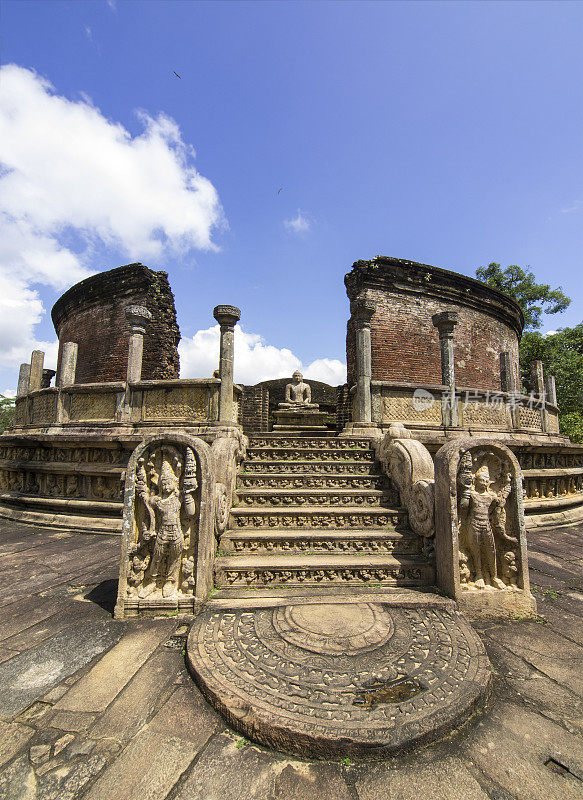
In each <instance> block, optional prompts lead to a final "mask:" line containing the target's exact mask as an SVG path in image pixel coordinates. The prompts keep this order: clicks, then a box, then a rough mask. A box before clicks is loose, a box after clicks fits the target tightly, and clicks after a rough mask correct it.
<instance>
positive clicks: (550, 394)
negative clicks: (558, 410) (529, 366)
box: [545, 375, 557, 406]
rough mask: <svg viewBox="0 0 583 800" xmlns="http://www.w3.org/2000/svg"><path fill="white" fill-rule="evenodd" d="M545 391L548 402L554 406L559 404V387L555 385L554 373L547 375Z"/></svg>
mask: <svg viewBox="0 0 583 800" xmlns="http://www.w3.org/2000/svg"><path fill="white" fill-rule="evenodd" d="M545 392H546V396H547V397H546V399H547V402H548V403H550V404H551V405H552V406H556V405H557V387H556V385H555V376H554V375H545Z"/></svg>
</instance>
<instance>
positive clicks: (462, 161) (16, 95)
mask: <svg viewBox="0 0 583 800" xmlns="http://www.w3.org/2000/svg"><path fill="white" fill-rule="evenodd" d="M1 15H2V20H1V22H2V35H3V48H2V50H3V52H2V63H3V65H9V64H13V65H18V67H20V68H22V69H21V70H16V71H15V70H14V69H13V71H12V72H9V73H4V74H3V76H2V77H1V78H0V92H1V91H2V89H3V86H4V87H7V89H8V92H9V95H10V102H11V103H12V104H13V105H11V106H10V107H11V108H12V107H14V108H19V109H21V110H20V111H19V112H18V113H20V114H21V119H20V120H19V122H18V124H16V123H15V122H14V118H15V115H16V112H14V113H10V114H7V115H6V116H5V119H4V123H3V127H2V128H1V129H0V160H2V161H3V162H4V164H5V165H6V166H5V172H4V174H3V176H0V177H3V179H4V180H5V181H6V179H7V177H8V178H10V179H11V181H12V182H10V183H7V184H6V183H5V186H4V190H2V189H1V188H0V203H3V202H4V209H3V210H4V212H5V216H4V225H6V226H7V231H8V237H6V236H4V239H6V238H8V240H10V241H12V242H13V246H12V250H10V251H9V252H8V253H5V254H4V258H3V259H2V260H0V278H1V273H2V271H3V270H4V272H5V278H6V279H7V284H6V285H7V286H9V285H10V283H9V281H10V279H11V276H12V277H14V276H16V278H15V280H16V285H17V286H18V292H19V293H20V294H18V295H17V296H15V297H13V296H12V295H11V299H10V302H11V303H12V305H11V306H10V307H8V310H5V312H4V313H5V324H4V328H3V326H2V323H1V322H0V347H1V348H2V349H3V350H4V354H3V361H2V362H1V363H0V390H2V389H3V388H4V387H5V386H6V387H13V386H14V385H15V380H16V372H17V366H16V365H17V362H18V361H19V360H22V359H23V358H24V352H21V351H22V347H24V345H22V347H20V345H19V344H18V343H16V341H15V340H16V336H17V333H18V335H19V336H20V338H19V340H18V341H19V342H24V343H25V344H26V346H28V345H30V346H34V343H35V342H46V343H47V351H48V353H49V354H54V344H51V343H52V342H53V341H54V338H55V337H54V331H53V330H52V326H51V323H50V307H51V306H52V303H53V302H54V300H55V299H56V297H57V296H58V295H59V294H60V293H61V291H62V290H63V289H64V288H66V287H67V286H68V285H70V283H72V282H74V281H76V280H77V279H78V278H79V277H81V276H82V275H83V274H86V272H87V271H98V270H101V269H104V268H111V267H114V266H119V265H120V264H124V263H128V262H130V261H136V260H140V261H142V262H143V263H146V264H147V265H148V266H150V267H152V268H154V269H167V270H168V271H169V273H170V280H171V283H172V286H173V288H174V291H175V295H176V305H177V310H178V315H179V322H180V326H181V331H182V334H183V337H184V339H185V343H184V350H183V364H184V365H185V368H186V370H187V372H188V374H196V373H200V374H201V375H203V374H210V371H211V369H210V367H211V366H212V362H213V360H214V359H215V349H213V348H216V335H215V333H214V332H213V331H212V330H209V329H211V328H212V326H213V323H214V320H213V318H212V309H213V307H214V305H216V304H217V303H233V304H235V305H238V306H240V307H241V309H242V318H241V325H242V334H240V336H239V345H240V351H241V358H240V368H241V369H243V367H244V373H245V374H243V375H239V379H244V380H250V378H251V379H252V378H256V379H257V380H259V379H260V378H261V377H263V376H265V377H272V376H273V375H275V374H276V373H278V374H282V375H286V374H288V372H291V371H292V370H291V368H292V367H293V368H295V366H296V365H297V364H299V363H300V362H301V364H302V365H303V366H304V367H307V368H308V371H309V372H308V374H311V376H312V377H318V376H320V377H323V378H325V377H326V375H329V379H330V382H333V383H334V382H340V378H339V380H338V381H335V380H333V379H332V378H333V377H334V376H341V371H342V367H341V363H342V362H344V361H345V346H344V339H345V325H346V318H347V316H348V303H347V299H346V294H345V290H344V285H343V276H344V274H345V272H346V271H347V270H348V269H349V267H350V266H351V264H352V262H353V261H355V260H356V259H358V258H370V257H372V256H374V255H376V254H379V253H380V254H384V255H394V256H398V257H402V258H409V259H413V260H417V261H423V262H426V263H429V264H433V265H436V266H440V267H445V268H448V269H454V270H456V271H459V272H463V273H465V274H468V275H473V274H474V273H475V268H476V267H478V266H480V265H484V264H487V263H488V262H490V261H499V262H501V263H502V264H504V265H507V264H514V263H515V264H519V265H522V266H526V265H530V268H531V269H532V270H533V271H534V272H535V274H536V275H537V277H538V278H539V279H540V280H541V281H544V282H549V283H551V284H552V285H559V284H560V285H561V286H562V287H563V289H564V291H565V292H566V293H567V294H568V295H570V296H571V297H572V298H573V303H572V305H571V308H570V309H569V310H568V311H567V312H565V313H564V314H562V315H559V316H556V317H551V318H548V319H547V320H545V329H551V328H557V327H559V326H565V325H573V324H577V323H578V322H580V321H581V319H582V314H581V307H582V299H583V289H582V281H581V274H582V270H581V256H582V249H583V248H582V245H583V225H582V222H583V135H582V134H583V94H582V90H581V87H582V86H583V48H581V38H582V35H583V4H581V3H577V2H560V1H559V2H557V1H555V2H549V3H547V2H544V1H543V0H538V1H537V2H526V1H525V2H501V3H499V2H469V3H465V2H444V3H442V2H406V3H400V2H385V3H369V2H365V1H364V0H359V2H356V3H352V2H339V3H337V2H258V3H255V2H241V1H240V2H235V3H230V2H203V3H199V2H188V0H182V1H181V2H173V1H172V0H165V2H157V0H145V1H144V2H140V0H117V1H116V2H113V0H110V1H109V2H107V0H83V2H80V1H79V0H77V1H76V2H64V1H63V2H53V1H52V0H43V2H34V1H33V2H29V1H27V0H18V2H16V1H15V0H3V2H2V6H1ZM24 70H33V71H34V73H36V77H35V75H34V74H33V73H25V72H24ZM174 71H175V72H176V73H178V74H179V75H180V78H178V77H176V76H175V75H174ZM41 78H42V79H44V80H45V81H46V82H49V83H50V84H51V85H52V88H51V87H49V86H48V84H47V83H44V84H41V82H40V81H41ZM20 96H22V100H20ZM51 98H52V100H53V101H54V100H55V99H56V98H59V102H58V103H56V102H52V103H49V105H47V110H46V113H45V110H44V109H45V105H44V103H45V100H47V102H48V101H50V100H51ZM65 100H66V101H69V102H68V103H66V102H65ZM22 108H25V109H30V112H29V113H27V114H26V115H25V114H24V113H23V112H22ZM76 109H79V114H76V113H75V111H76ZM144 113H145V114H146V115H147V119H149V120H150V122H147V121H146V123H145V122H144V120H145V119H146V118H145V116H144ZM160 115H163V116H162V117H160ZM61 118H62V126H61V123H60V122H59V120H60V119H61ZM81 118H82V119H81ZM167 118H169V119H167ZM79 120H81V121H79ZM170 120H173V121H174V122H173V123H172V122H170ZM78 122H79V124H77V123H78ZM145 124H146V132H145V128H144V125H145ZM10 126H12V128H11V127H10ZM116 126H117V127H116ZM119 126H121V127H119ZM148 126H149V127H148ZM49 127H50V130H49ZM122 128H123V129H125V132H124V131H122ZM148 131H149V132H148ZM6 132H8V140H9V145H8V146H7V147H5V149H4V151H3V150H2V145H1V139H2V133H4V134H6ZM84 132H85V133H84ZM55 133H56V135H55ZM10 137H12V138H10ZM108 137H110V138H109V139H108ZM120 142H121V143H120ZM114 144H115V147H114ZM110 145H111V147H112V149H111V153H112V156H111V163H112V164H113V165H114V166H113V167H112V169H111V170H109V169H108V165H107V164H106V163H105V159H106V158H107V154H108V153H109V152H110V150H109V146H110ZM130 151H131V154H132V158H135V164H134V168H133V171H132V170H129V171H128V173H127V175H126V174H125V161H126V157H125V155H124V153H128V154H129V153H130ZM193 151H196V155H194V154H193ZM3 153H4V155H3ZM39 153H40V154H41V155H38V154H39ZM69 155H70V162H69V161H68V160H67V159H68V158H69ZM41 156H42V157H41ZM43 159H44V162H43ZM116 159H119V166H118V162H117V161H116ZM45 165H52V167H53V168H52V169H49V170H48V172H50V173H51V175H50V180H49V178H47V175H46V174H45V173H46V172H47V170H45ZM193 168H194V169H195V170H196V171H197V172H196V175H195V174H194V172H193ZM132 176H139V180H134V179H133V178H132ZM181 181H182V184H181V183H180V182H181ZM130 184H131V185H130ZM280 190H281V191H280ZM15 198H16V199H15ZM30 198H32V200H30ZM72 198H74V200H73V199H72ZM29 200H30V202H29ZM102 209H107V213H102ZM133 209H135V217H136V219H137V220H138V222H136V219H134V218H133V216H132V210H133ZM15 226H16V227H15ZM23 230H24V233H23ZM26 236H29V237H31V238H30V242H32V244H31V245H30V248H28V249H27V246H25V245H19V244H18V243H19V242H21V241H23V242H24V241H28V240H26V239H25V237H26ZM23 237H24V238H23ZM39 237H40V238H39ZM41 240H42V241H41ZM33 245H34V246H33ZM18 247H20V251H22V250H23V249H24V250H27V252H28V251H29V250H30V251H31V252H32V251H34V253H35V254H36V255H35V256H34V257H33V256H31V258H30V259H29V260H28V262H26V263H24V262H23V264H20V261H19V258H20V256H19V255H18V253H17V252H16V251H17V250H18ZM35 248H36V249H35ZM15 253H16V255H15ZM45 253H46V254H48V255H46V257H45V255H43V254H45ZM34 258H37V262H34ZM11 259H12V261H11ZM2 261H3V262H4V263H2ZM40 261H42V262H43V263H42V264H40ZM33 262H34V263H33ZM10 264H12V266H10ZM11 270H12V271H11ZM0 289H2V286H0ZM1 301H2V294H1V293H0V302H1ZM5 302H8V301H5ZM41 303H42V306H43V309H44V313H43V310H42V309H41V308H40V304H41ZM15 309H16V311H15ZM27 309H29V311H30V309H33V311H31V312H30V313H29V311H27ZM0 311H1V310H0ZM27 313H28V317H27ZM10 315H12V316H10ZM9 319H10V325H9V324H8V323H7V322H6V320H9ZM37 319H40V322H38V323H35V320H37ZM13 320H14V322H13ZM31 320H32V322H31ZM19 326H20V327H19ZM243 334H244V335H243ZM2 337H4V340H3V338H2ZM209 353H210V355H209ZM47 358H48V361H50V359H51V358H54V355H49V356H48V357H47ZM313 362H316V365H315V366H314V364H313ZM309 365H312V366H311V367H310V366H309ZM310 370H311V371H310Z"/></svg>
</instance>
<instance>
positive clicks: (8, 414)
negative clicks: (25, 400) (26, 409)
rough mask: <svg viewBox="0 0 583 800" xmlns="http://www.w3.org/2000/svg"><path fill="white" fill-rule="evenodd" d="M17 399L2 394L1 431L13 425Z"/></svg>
mask: <svg viewBox="0 0 583 800" xmlns="http://www.w3.org/2000/svg"><path fill="white" fill-rule="evenodd" d="M14 406H15V401H14V398H13V397H4V395H2V394H0V433H2V431H3V430H5V429H6V428H9V427H10V426H11V425H12V420H13V419H14Z"/></svg>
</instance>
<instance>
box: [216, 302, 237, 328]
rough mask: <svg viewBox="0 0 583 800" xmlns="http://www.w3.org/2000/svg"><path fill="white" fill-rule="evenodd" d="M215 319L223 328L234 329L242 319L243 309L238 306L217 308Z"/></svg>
mask: <svg viewBox="0 0 583 800" xmlns="http://www.w3.org/2000/svg"><path fill="white" fill-rule="evenodd" d="M213 317H214V318H215V319H216V321H217V322H218V323H219V325H220V326H221V328H223V327H225V328H234V327H235V325H236V324H237V322H239V320H240V319H241V309H240V308H237V306H215V307H214V309H213Z"/></svg>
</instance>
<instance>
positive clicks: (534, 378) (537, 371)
mask: <svg viewBox="0 0 583 800" xmlns="http://www.w3.org/2000/svg"><path fill="white" fill-rule="evenodd" d="M530 389H531V391H532V392H534V393H535V394H538V396H539V397H542V396H543V395H544V392H545V377H544V370H543V362H542V361H533V362H532V364H531V365H530Z"/></svg>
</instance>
